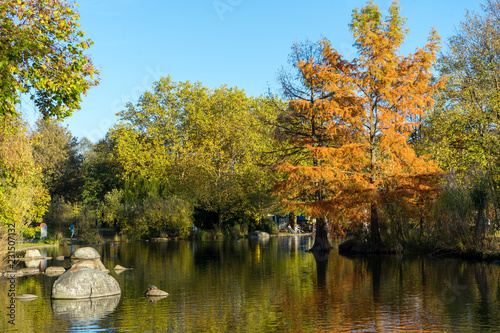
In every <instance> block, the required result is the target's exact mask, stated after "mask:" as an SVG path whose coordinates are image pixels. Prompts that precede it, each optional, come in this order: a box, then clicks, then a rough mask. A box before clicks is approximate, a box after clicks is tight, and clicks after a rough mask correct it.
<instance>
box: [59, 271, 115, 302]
mask: <svg viewBox="0 0 500 333" xmlns="http://www.w3.org/2000/svg"><path fill="white" fill-rule="evenodd" d="M120 293H121V290H120V285H119V284H118V282H116V280H115V279H114V278H113V277H112V276H110V275H108V274H106V273H104V272H103V271H101V270H97V269H89V268H71V269H69V270H67V271H66V273H64V274H63V275H61V276H60V277H59V278H57V280H56V281H55V282H54V285H53V286H52V298H55V299H81V298H92V297H105V296H112V295H118V294H120Z"/></svg>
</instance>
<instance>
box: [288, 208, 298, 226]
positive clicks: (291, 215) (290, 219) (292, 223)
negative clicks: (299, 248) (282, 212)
mask: <svg viewBox="0 0 500 333" xmlns="http://www.w3.org/2000/svg"><path fill="white" fill-rule="evenodd" d="M288 223H289V224H290V227H291V228H292V230H295V223H296V218H295V214H294V213H293V212H290V213H288Z"/></svg>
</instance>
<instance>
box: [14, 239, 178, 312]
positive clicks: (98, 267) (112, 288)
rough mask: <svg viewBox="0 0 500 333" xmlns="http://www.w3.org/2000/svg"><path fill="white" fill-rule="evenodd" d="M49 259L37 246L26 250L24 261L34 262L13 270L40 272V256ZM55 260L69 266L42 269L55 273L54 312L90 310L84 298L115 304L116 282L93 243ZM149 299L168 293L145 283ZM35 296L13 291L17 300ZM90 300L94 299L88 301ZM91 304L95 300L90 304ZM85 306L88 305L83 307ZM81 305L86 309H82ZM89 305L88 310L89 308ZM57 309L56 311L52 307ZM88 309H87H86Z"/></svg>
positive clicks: (117, 296)
mask: <svg viewBox="0 0 500 333" xmlns="http://www.w3.org/2000/svg"><path fill="white" fill-rule="evenodd" d="M43 259H49V258H44V257H42V256H41V254H40V252H39V251H38V250H27V251H26V255H25V258H24V259H23V260H24V261H25V263H28V262H29V261H31V260H37V261H38V263H37V265H36V266H35V265H33V266H34V267H30V266H28V265H26V266H27V268H24V269H22V270H19V271H16V274H17V276H21V275H25V272H24V271H23V270H33V271H37V272H38V273H39V272H40V270H39V268H38V267H39V265H40V260H43ZM56 259H58V260H64V259H70V262H71V268H69V269H67V270H66V269H65V268H64V267H62V266H50V267H47V268H46V269H45V271H44V273H45V274H46V275H48V276H59V277H58V278H57V280H56V281H55V282H54V284H53V286H52V299H53V300H54V301H53V306H55V307H56V309H54V311H55V312H64V311H66V310H64V309H68V307H70V308H73V307H75V308H78V309H79V311H80V310H81V311H80V312H81V313H87V312H89V311H90V312H92V311H91V310H92V308H93V307H90V308H88V304H87V303H85V300H86V299H90V298H92V299H94V298H99V299H102V301H101V303H102V304H103V305H106V308H107V309H109V308H114V306H111V307H110V306H108V305H115V306H116V305H117V304H118V302H119V299H120V295H121V289H120V285H119V284H118V282H117V281H116V279H115V278H113V277H112V276H111V275H109V274H108V273H109V270H108V269H106V267H105V266H104V264H103V263H102V261H101V256H100V254H99V252H98V251H97V250H96V249H94V248H93V247H82V248H79V249H77V250H75V251H74V252H73V253H71V255H70V257H63V256H61V257H57V258H56ZM130 269H131V268H126V267H123V266H121V265H116V266H115V268H114V270H115V272H116V273H121V272H123V271H126V270H130ZM144 295H145V296H146V297H147V298H148V299H149V301H150V302H156V301H158V300H159V299H162V298H164V297H166V296H168V295H169V294H168V293H167V292H165V291H163V290H160V289H158V288H157V287H155V286H149V288H148V290H147V291H146V292H145V294H144ZM36 298H38V296H36V295H32V294H21V295H17V296H16V299H17V300H21V301H23V300H33V299H36ZM65 300H80V301H81V302H80V303H67V302H66V301H65ZM92 304H94V303H92ZM94 305H95V304H94ZM87 308H88V309H87ZM84 309H86V310H85V311H84ZM89 309H90V310H89ZM56 310H57V311H56ZM87 310H88V311H87Z"/></svg>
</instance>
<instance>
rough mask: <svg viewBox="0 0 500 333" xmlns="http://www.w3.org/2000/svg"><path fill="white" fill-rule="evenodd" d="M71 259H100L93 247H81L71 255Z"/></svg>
mask: <svg viewBox="0 0 500 333" xmlns="http://www.w3.org/2000/svg"><path fill="white" fill-rule="evenodd" d="M70 258H71V259H100V258H101V255H100V254H99V252H97V250H96V249H94V248H93V247H81V248H79V249H76V250H75V251H73V253H71V257H70Z"/></svg>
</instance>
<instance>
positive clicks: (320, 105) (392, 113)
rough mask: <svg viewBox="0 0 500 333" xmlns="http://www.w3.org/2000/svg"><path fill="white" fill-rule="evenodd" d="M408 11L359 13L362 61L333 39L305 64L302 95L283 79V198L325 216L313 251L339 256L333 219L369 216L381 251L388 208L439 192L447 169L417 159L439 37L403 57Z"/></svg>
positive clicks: (355, 24) (355, 28)
mask: <svg viewBox="0 0 500 333" xmlns="http://www.w3.org/2000/svg"><path fill="white" fill-rule="evenodd" d="M399 14H400V8H399V6H398V4H397V2H393V3H392V5H391V7H390V8H389V15H388V16H387V17H386V19H385V21H383V18H382V15H381V13H380V11H379V8H378V6H376V5H375V4H373V2H370V3H368V4H367V5H366V6H365V7H364V8H362V9H361V10H358V9H355V10H354V11H353V14H352V22H351V24H350V30H351V32H352V33H353V36H354V38H355V47H356V48H357V51H358V58H356V59H354V60H351V61H350V60H346V59H344V58H342V56H341V55H340V54H339V53H338V52H337V51H336V50H334V49H333V48H332V46H331V44H330V42H329V41H328V40H326V39H324V40H322V41H321V42H320V43H319V48H320V52H316V54H317V56H316V57H310V58H308V59H301V60H299V61H297V62H296V68H297V71H298V73H299V75H298V80H299V81H300V83H301V87H302V89H301V90H295V91H294V90H293V89H288V90H287V88H290V85H288V86H287V85H286V83H287V82H286V81H284V82H282V83H284V85H283V88H284V89H285V93H286V92H287V91H288V92H289V94H288V95H287V97H289V103H288V108H287V109H286V110H283V112H282V114H281V115H280V117H279V122H278V124H277V127H276V137H277V139H278V140H281V141H282V142H283V143H284V145H286V146H287V147H288V148H287V153H286V154H285V158H284V160H283V162H282V163H280V164H279V166H278V167H277V168H276V170H277V171H278V172H279V173H280V174H281V175H282V177H283V178H282V180H281V181H279V182H278V183H277V185H276V187H275V192H276V193H277V194H279V195H280V196H281V198H282V202H283V204H284V205H285V206H288V207H290V209H295V210H303V211H306V212H308V213H310V214H311V215H312V216H313V217H316V218H317V228H316V230H317V231H316V232H317V233H316V239H315V243H314V245H313V247H312V249H311V250H312V251H315V250H320V251H321V250H329V249H330V244H329V241H328V238H327V227H328V226H327V222H326V221H328V220H332V221H333V220H335V219H338V218H339V217H340V216H344V217H348V219H349V220H350V221H353V222H354V221H363V219H368V218H369V221H370V233H369V235H370V237H369V238H370V240H371V242H372V244H373V245H375V246H377V247H378V246H380V245H381V238H380V231H379V211H380V208H381V205H382V204H383V203H384V201H385V200H387V199H388V198H390V197H392V198H398V200H400V201H403V202H405V203H406V204H408V205H411V204H412V203H413V204H416V203H417V201H421V200H422V198H424V197H426V196H428V195H429V194H430V193H432V192H433V191H434V190H435V189H436V187H435V184H436V180H437V174H438V172H439V171H440V169H439V168H438V167H437V166H436V165H435V164H434V163H433V162H432V161H426V160H425V159H424V158H422V157H419V156H417V155H416V153H415V151H414V150H413V148H412V147H411V145H410V143H409V137H410V134H411V133H412V132H413V131H414V130H415V129H416V127H417V126H418V125H419V121H418V120H419V119H420V117H422V116H423V115H424V114H425V112H426V111H427V110H428V109H429V108H431V107H432V106H433V103H434V100H433V95H434V94H435V92H436V90H437V89H438V88H439V87H440V86H441V85H442V82H437V83H433V82H432V80H431V77H432V72H431V69H432V66H433V64H434V62H435V59H436V53H437V52H438V50H439V36H438V34H437V32H436V31H435V30H434V29H433V30H432V31H431V33H430V35H429V38H428V43H427V45H426V46H425V47H424V48H417V49H416V51H415V53H413V54H409V55H408V56H402V55H399V47H400V46H401V45H402V44H403V41H404V36H405V35H406V34H407V33H408V31H407V29H405V28H404V24H405V21H406V19H405V18H403V17H400V15H399ZM297 54H298V53H297ZM300 92H302V93H300ZM294 96H295V97H294Z"/></svg>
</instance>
